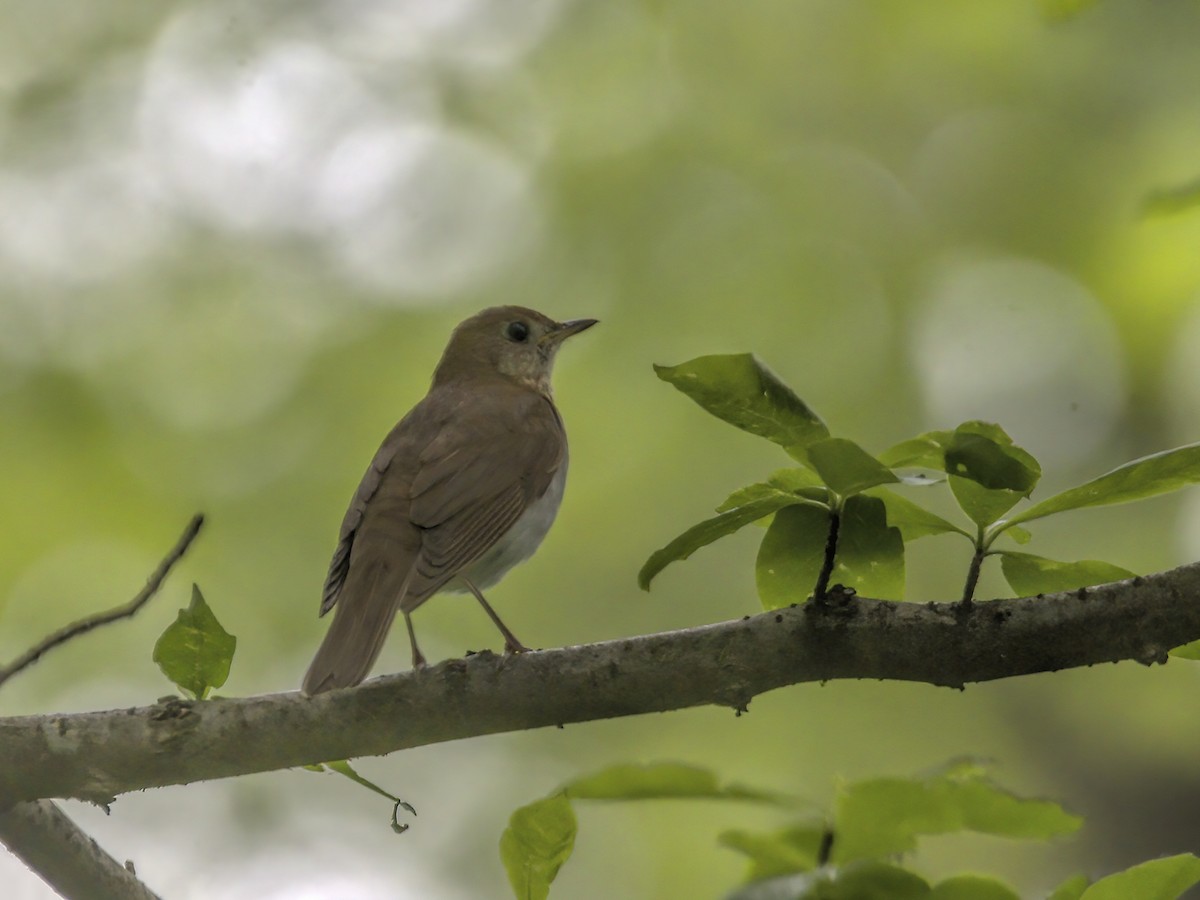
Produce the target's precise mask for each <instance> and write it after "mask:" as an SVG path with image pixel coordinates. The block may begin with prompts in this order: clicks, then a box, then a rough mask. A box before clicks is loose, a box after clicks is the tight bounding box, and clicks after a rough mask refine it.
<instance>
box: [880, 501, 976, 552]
mask: <svg viewBox="0 0 1200 900" xmlns="http://www.w3.org/2000/svg"><path fill="white" fill-rule="evenodd" d="M868 496H871V497H878V498H879V499H880V500H882V501H883V505H884V508H885V509H886V510H887V523H888V524H889V525H891V526H893V527H894V528H899V529H900V535H901V537H903V538H904V540H905V541H906V542H907V541H915V540H916V539H917V538H922V537H928V536H929V535H934V534H946V533H948V532H954V533H955V534H961V535H963V536H964V537H966V538H971V535H969V534H968V533H967V532H966V531H964V530H963V529H961V528H959V527H958V526H957V525H955V524H954V523H953V522H950V521H948V520H946V519H943V518H942V517H941V516H939V515H938V514H937V513H933V512H930V511H929V510H927V509H926V508H925V507H923V506H921V505H920V504H917V503H914V502H913V501H911V500H909V499H908V498H907V497H903V496H901V495H900V494H897V493H894V492H892V491H890V490H888V489H887V488H885V487H880V488H874V489H872V490H871V491H869V492H868Z"/></svg>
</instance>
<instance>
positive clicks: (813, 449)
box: [805, 438, 900, 497]
mask: <svg viewBox="0 0 1200 900" xmlns="http://www.w3.org/2000/svg"><path fill="white" fill-rule="evenodd" d="M805 453H806V455H807V457H808V461H809V463H811V464H812V467H813V468H814V469H815V470H816V471H817V474H818V475H820V476H821V479H822V480H823V481H824V482H825V483H826V484H827V485H829V487H830V488H831V489H832V490H833V491H835V492H836V493H838V494H841V495H842V496H843V497H845V496H849V495H851V494H857V493H859V492H860V491H864V490H866V489H867V488H871V487H875V486H876V485H879V484H893V483H895V482H897V481H899V480H900V479H899V478H897V477H896V473H895V472H893V471H892V470H891V469H889V468H888V467H887V466H885V465H884V464H883V463H881V462H880V461H879V460H877V459H876V458H875V457H873V456H872V455H871V454H870V453H868V452H867V451H866V450H864V449H863V448H862V447H860V446H859V445H858V444H856V443H854V441H850V440H847V439H846V438H826V439H825V440H823V441H816V442H815V443H812V444H809V445H808V448H807V450H806V451H805Z"/></svg>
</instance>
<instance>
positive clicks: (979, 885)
mask: <svg viewBox="0 0 1200 900" xmlns="http://www.w3.org/2000/svg"><path fill="white" fill-rule="evenodd" d="M929 900H1021V895H1020V894H1018V893H1017V892H1016V891H1014V890H1013V889H1012V888H1011V887H1009V886H1008V885H1007V884H1005V883H1004V882H1003V881H999V880H998V879H995V878H988V877H986V876H983V875H955V876H954V877H953V878H947V879H946V880H945V881H939V882H938V883H937V884H935V885H934V886H933V890H932V891H931V892H930V894H929Z"/></svg>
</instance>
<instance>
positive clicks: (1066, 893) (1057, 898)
mask: <svg viewBox="0 0 1200 900" xmlns="http://www.w3.org/2000/svg"><path fill="white" fill-rule="evenodd" d="M1089 884H1091V882H1090V881H1089V880H1088V877H1087V876H1086V875H1072V876H1071V877H1070V878H1068V879H1067V880H1066V881H1064V882H1063V883H1062V884H1060V885H1059V886H1058V887H1056V888H1055V889H1054V890H1053V891H1052V892H1051V893H1050V896H1049V897H1047V898H1046V900H1079V898H1080V897H1082V896H1083V892H1084V891H1086V890H1087V887H1088V885H1089Z"/></svg>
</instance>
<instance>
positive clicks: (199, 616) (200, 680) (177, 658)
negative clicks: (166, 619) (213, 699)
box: [153, 584, 237, 700]
mask: <svg viewBox="0 0 1200 900" xmlns="http://www.w3.org/2000/svg"><path fill="white" fill-rule="evenodd" d="M236 649H237V638H235V637H234V636H233V635H232V634H230V633H229V632H227V631H226V630H225V629H224V628H222V627H221V623H220V622H218V621H217V617H216V616H214V615H213V612H212V610H211V609H209V608H208V604H207V603H205V602H204V595H203V594H201V593H200V588H199V586H197V585H195V584H193V585H192V602H191V603H190V604H188V608H187V609H181V610H180V611H179V616H178V618H176V620H175V621H174V622H172V623H171V624H170V625H168V626H167V629H166V630H165V631H164V632H163V633H162V634H161V635H160V636H159V638H158V641H157V642H156V643H155V644H154V656H153V659H154V661H155V662H156V663H158V667H159V668H160V669H162V673H163V674H164V675H166V676H167V678H169V679H171V681H172V682H174V683H175V684H176V685H177V686H178V687H179V688H181V689H182V690H183V691H186V692H187V693H189V694H191V695H192V696H193V697H195V698H196V699H197V700H203V699H204V698H205V697H207V696H208V692H209V691H210V690H212V689H213V688H219V687H220V686H221V685H223V684H224V683H225V679H227V678H228V677H229V665H230V663H231V662H233V653H234V650H236Z"/></svg>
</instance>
